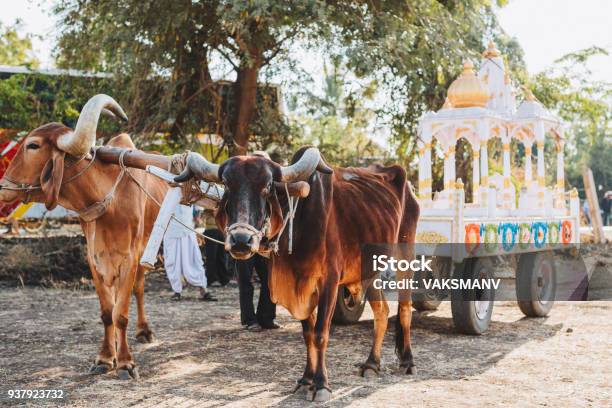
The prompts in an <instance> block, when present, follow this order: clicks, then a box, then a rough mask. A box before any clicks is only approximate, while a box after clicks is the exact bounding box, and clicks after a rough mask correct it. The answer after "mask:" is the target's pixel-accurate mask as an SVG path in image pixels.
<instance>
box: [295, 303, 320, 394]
mask: <svg viewBox="0 0 612 408" xmlns="http://www.w3.org/2000/svg"><path fill="white" fill-rule="evenodd" d="M315 319H316V317H315V314H314V313H313V314H311V315H310V317H309V318H308V319H306V320H302V334H303V336H304V343H305V344H306V368H305V369H304V375H302V378H300V379H299V380H298V382H297V385H296V386H295V389H294V390H293V392H298V391H308V390H309V389H310V387H311V386H312V381H313V378H314V374H315V368H316V366H317V349H316V347H315V331H314V328H315Z"/></svg>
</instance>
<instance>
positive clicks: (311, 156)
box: [281, 147, 333, 183]
mask: <svg viewBox="0 0 612 408" xmlns="http://www.w3.org/2000/svg"><path fill="white" fill-rule="evenodd" d="M315 169H316V170H319V171H321V172H323V173H326V174H331V173H332V172H333V170H332V169H331V168H330V167H329V166H328V165H327V164H326V163H325V162H324V161H323V159H322V158H321V153H319V149H317V148H316V147H310V148H308V149H306V151H304V154H303V155H302V157H301V158H300V160H298V161H297V162H295V163H294V164H292V165H291V166H284V167H282V168H281V172H282V179H281V180H282V181H283V182H285V183H292V182H295V181H305V180H306V179H308V177H310V175H311V174H312V173H313V172H314V171H315Z"/></svg>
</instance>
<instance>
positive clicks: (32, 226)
mask: <svg viewBox="0 0 612 408" xmlns="http://www.w3.org/2000/svg"><path fill="white" fill-rule="evenodd" d="M46 224H47V220H46V219H45V218H38V219H31V220H27V221H24V222H23V228H25V230H26V231H27V232H30V233H35V232H40V231H42V230H43V228H45V226H46Z"/></svg>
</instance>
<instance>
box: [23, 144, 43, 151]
mask: <svg viewBox="0 0 612 408" xmlns="http://www.w3.org/2000/svg"><path fill="white" fill-rule="evenodd" d="M26 149H29V150H36V149H40V146H39V145H37V144H36V143H28V144H27V146H26Z"/></svg>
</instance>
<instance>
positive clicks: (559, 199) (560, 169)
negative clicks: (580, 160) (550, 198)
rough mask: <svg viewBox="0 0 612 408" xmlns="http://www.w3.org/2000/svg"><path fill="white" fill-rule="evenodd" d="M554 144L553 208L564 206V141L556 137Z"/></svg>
mask: <svg viewBox="0 0 612 408" xmlns="http://www.w3.org/2000/svg"><path fill="white" fill-rule="evenodd" d="M555 145H556V148H557V188H556V192H555V196H556V198H555V208H563V207H564V206H565V197H564V192H565V172H564V167H565V163H564V160H563V147H564V146H565V141H564V140H563V138H562V137H558V138H557V140H556V143H555Z"/></svg>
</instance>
